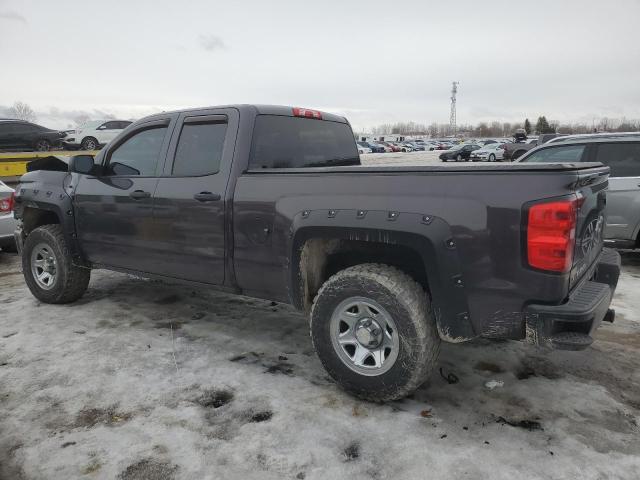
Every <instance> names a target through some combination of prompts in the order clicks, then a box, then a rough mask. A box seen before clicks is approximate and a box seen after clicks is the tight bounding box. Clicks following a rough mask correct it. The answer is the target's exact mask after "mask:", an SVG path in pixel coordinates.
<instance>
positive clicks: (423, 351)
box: [311, 264, 440, 402]
mask: <svg viewBox="0 0 640 480" xmlns="http://www.w3.org/2000/svg"><path fill="white" fill-rule="evenodd" d="M311 339H312V341H313V345H314V347H315V350H316V352H317V354H318V357H320V361H321V362H322V364H323V365H324V368H325V369H326V370H327V372H328V373H329V375H331V377H333V378H334V379H335V380H336V381H337V382H338V383H339V384H340V385H341V386H342V387H343V388H344V389H345V390H347V391H348V392H350V393H352V394H353V395H355V396H357V397H359V398H362V399H365V400H370V401H375V402H386V401H391V400H397V399H399V398H402V397H405V396H407V395H409V394H411V393H412V392H413V391H414V390H415V389H417V388H418V387H419V386H420V385H421V384H422V383H424V382H425V381H426V380H427V378H428V377H429V375H430V374H431V372H432V370H433V369H434V367H435V363H436V360H437V358H438V353H439V351H440V337H439V335H438V331H437V329H436V325H435V321H434V319H433V318H432V316H431V308H430V303H429V300H428V297H427V294H426V292H425V291H424V290H423V289H422V287H421V286H420V285H419V284H418V283H417V282H415V281H414V280H413V279H412V278H411V277H409V276H408V275H406V274H405V273H403V272H401V271H400V270H398V269H396V268H394V267H391V266H388V265H380V264H362V265H356V266H354V267H349V268H347V269H345V270H342V271H341V272H338V273H336V274H335V275H333V276H332V277H331V278H329V280H327V281H326V282H325V284H324V285H323V286H322V288H321V289H320V291H319V292H318V295H317V297H316V299H315V301H314V304H313V308H312V309H311Z"/></svg>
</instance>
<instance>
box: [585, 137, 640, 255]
mask: <svg viewBox="0 0 640 480" xmlns="http://www.w3.org/2000/svg"><path fill="white" fill-rule="evenodd" d="M595 161H597V162H602V163H603V164H604V165H608V166H609V168H611V174H610V176H609V191H608V193H607V224H606V229H605V238H607V239H616V240H629V241H634V242H635V241H636V240H637V238H638V229H639V228H640V142H615V143H601V144H599V145H598V146H597V150H596V153H595Z"/></svg>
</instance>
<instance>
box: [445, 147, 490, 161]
mask: <svg viewBox="0 0 640 480" xmlns="http://www.w3.org/2000/svg"><path fill="white" fill-rule="evenodd" d="M479 148H482V147H481V146H480V145H475V144H467V145H456V146H455V147H453V148H452V149H451V150H447V151H445V152H442V153H441V154H440V160H442V161H443V162H448V161H449V160H455V161H456V162H468V161H469V157H471V152H473V151H474V150H478V149H479Z"/></svg>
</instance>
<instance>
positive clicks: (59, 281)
mask: <svg viewBox="0 0 640 480" xmlns="http://www.w3.org/2000/svg"><path fill="white" fill-rule="evenodd" d="M22 271H23V274H24V279H25V282H26V283H27V286H28V287H29V290H31V293H32V294H33V295H34V297H36V298H37V299H38V300H40V301H42V302H45V303H70V302H74V301H76V300H78V299H79V298H80V297H82V295H83V294H84V292H85V290H86V289H87V286H88V285H89V279H90V277H91V270H89V269H88V268H83V267H78V266H76V265H74V264H73V262H72V259H71V254H70V252H69V248H68V246H67V242H66V241H65V238H64V233H63V231H62V227H61V226H60V225H43V226H42V227H38V228H36V229H35V230H33V231H32V232H31V233H30V234H29V235H28V236H27V239H26V240H25V242H24V249H23V252H22Z"/></svg>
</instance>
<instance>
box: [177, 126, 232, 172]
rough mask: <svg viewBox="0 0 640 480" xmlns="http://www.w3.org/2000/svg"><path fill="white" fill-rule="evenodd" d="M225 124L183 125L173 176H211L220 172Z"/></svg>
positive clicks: (225, 130)
mask: <svg viewBox="0 0 640 480" xmlns="http://www.w3.org/2000/svg"><path fill="white" fill-rule="evenodd" d="M226 132H227V124H226V123H223V122H216V123H185V124H184V125H183V127H182V131H181V132H180V138H179V139H178V147H177V149H176V156H175V159H174V161H173V171H172V172H171V173H172V175H174V176H197V175H213V174H215V173H218V171H220V161H221V160H222V148H223V147H224V137H225V134H226Z"/></svg>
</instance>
